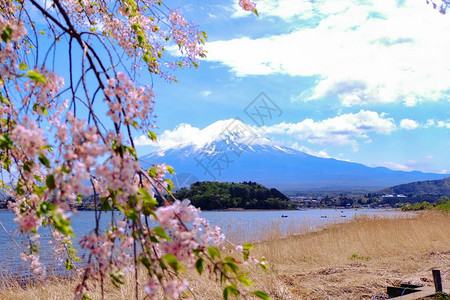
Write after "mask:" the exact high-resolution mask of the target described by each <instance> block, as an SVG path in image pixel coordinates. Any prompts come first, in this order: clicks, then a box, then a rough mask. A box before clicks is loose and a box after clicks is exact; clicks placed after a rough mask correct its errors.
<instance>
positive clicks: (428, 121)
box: [424, 119, 436, 128]
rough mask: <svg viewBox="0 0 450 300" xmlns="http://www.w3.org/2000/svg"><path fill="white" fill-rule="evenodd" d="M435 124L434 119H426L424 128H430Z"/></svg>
mask: <svg viewBox="0 0 450 300" xmlns="http://www.w3.org/2000/svg"><path fill="white" fill-rule="evenodd" d="M435 124H436V122H435V121H434V119H428V120H427V123H426V124H425V126H424V127H425V128H430V127H433V126H434V125H435Z"/></svg>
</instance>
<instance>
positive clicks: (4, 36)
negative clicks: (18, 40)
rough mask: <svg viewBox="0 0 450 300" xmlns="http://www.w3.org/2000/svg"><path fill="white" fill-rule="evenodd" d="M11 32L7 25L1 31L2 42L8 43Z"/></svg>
mask: <svg viewBox="0 0 450 300" xmlns="http://www.w3.org/2000/svg"><path fill="white" fill-rule="evenodd" d="M12 32H13V30H12V28H11V27H9V25H8V26H6V27H5V29H3V32H2V34H1V37H2V40H3V41H4V42H5V43H6V42H8V41H9V40H10V39H11V37H12Z"/></svg>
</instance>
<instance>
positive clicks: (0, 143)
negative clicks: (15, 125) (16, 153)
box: [0, 133, 13, 149]
mask: <svg viewBox="0 0 450 300" xmlns="http://www.w3.org/2000/svg"><path fill="white" fill-rule="evenodd" d="M12 146H13V142H12V141H11V139H10V138H9V135H8V134H7V133H4V134H0V148H1V149H10V148H12Z"/></svg>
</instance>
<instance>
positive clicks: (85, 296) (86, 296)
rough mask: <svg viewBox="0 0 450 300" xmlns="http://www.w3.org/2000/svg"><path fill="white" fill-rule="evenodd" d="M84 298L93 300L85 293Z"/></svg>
mask: <svg viewBox="0 0 450 300" xmlns="http://www.w3.org/2000/svg"><path fill="white" fill-rule="evenodd" d="M83 299H86V300H91V299H92V298H91V297H89V295H88V294H83Z"/></svg>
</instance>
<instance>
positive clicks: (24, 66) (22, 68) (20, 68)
mask: <svg viewBox="0 0 450 300" xmlns="http://www.w3.org/2000/svg"><path fill="white" fill-rule="evenodd" d="M26 69H28V66H27V64H25V63H20V65H19V70H21V71H25V70H26Z"/></svg>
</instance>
